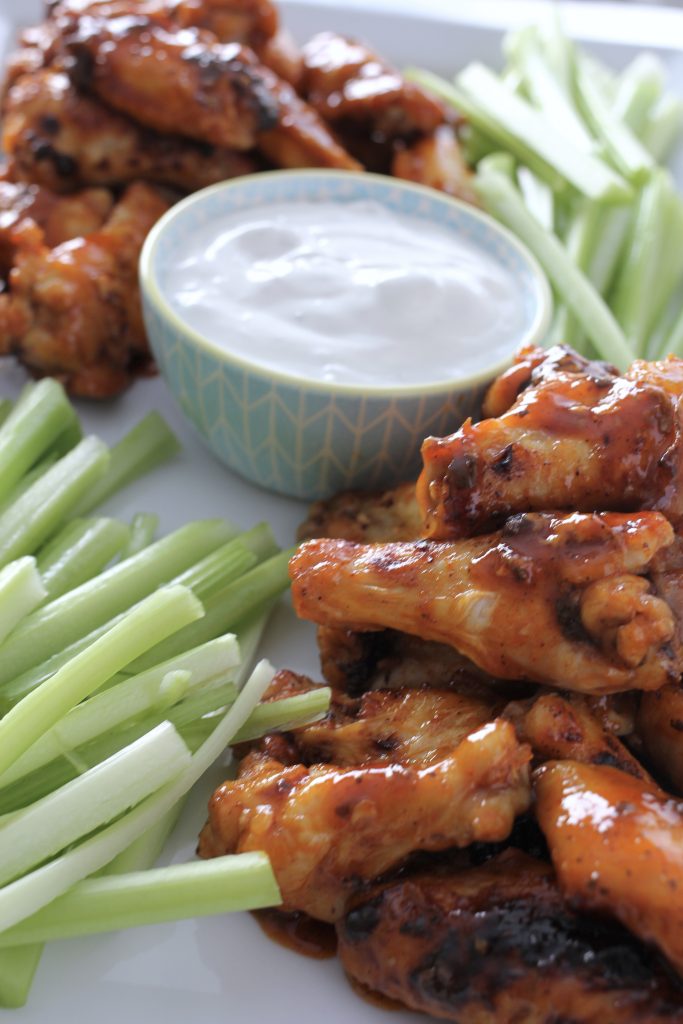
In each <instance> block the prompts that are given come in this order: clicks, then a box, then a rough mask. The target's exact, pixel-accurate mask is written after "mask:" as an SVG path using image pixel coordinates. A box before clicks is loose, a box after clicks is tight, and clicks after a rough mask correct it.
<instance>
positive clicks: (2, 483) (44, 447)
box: [0, 377, 76, 500]
mask: <svg viewBox="0 0 683 1024" xmlns="http://www.w3.org/2000/svg"><path fill="white" fill-rule="evenodd" d="M75 420H76V413H75V412H74V410H73V408H72V406H71V404H70V402H69V400H68V398H67V397H66V395H65V394H64V389H63V388H62V386H61V384H58V383H57V381H55V380H52V379H51V378H49V377H48V378H46V379H45V380H41V381H39V383H38V384H29V385H27V387H26V388H24V391H23V392H22V394H21V396H20V398H19V400H18V401H17V403H16V405H15V406H14V408H13V409H12V410H11V412H10V413H9V415H8V416H7V418H6V419H5V421H4V423H3V424H2V426H1V427H0V500H2V499H3V498H4V496H5V495H6V494H8V493H9V492H10V491H11V490H12V488H13V487H14V486H15V484H17V483H18V482H19V480H20V479H21V477H22V476H23V475H24V473H26V471H27V470H28V469H30V468H31V466H33V465H34V463H36V462H38V460H39V459H40V458H41V456H43V455H44V454H45V453H46V452H47V451H48V450H49V448H50V447H51V445H52V443H53V442H54V439H55V437H56V436H57V435H58V434H60V433H61V432H62V431H63V430H64V429H65V428H66V427H67V426H68V424H69V423H71V422H73V421H75Z"/></svg>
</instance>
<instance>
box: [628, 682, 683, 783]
mask: <svg viewBox="0 0 683 1024" xmlns="http://www.w3.org/2000/svg"><path fill="white" fill-rule="evenodd" d="M636 727H637V732H638V736H639V737H640V739H641V740H642V742H643V746H644V748H645V751H646V753H647V756H648V758H649V760H650V761H651V762H652V765H653V767H654V769H655V770H656V771H657V772H658V773H659V774H661V776H662V778H663V779H664V780H665V781H666V782H667V783H668V784H669V785H671V786H673V788H674V790H675V791H676V792H677V793H680V794H683V686H681V683H674V684H672V685H671V686H664V687H663V688H662V689H661V690H657V692H656V693H649V694H644V695H643V700H642V701H641V703H640V708H639V711H638V718H637V722H636Z"/></svg>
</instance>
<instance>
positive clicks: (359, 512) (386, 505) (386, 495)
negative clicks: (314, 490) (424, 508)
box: [297, 482, 422, 543]
mask: <svg viewBox="0 0 683 1024" xmlns="http://www.w3.org/2000/svg"><path fill="white" fill-rule="evenodd" d="M421 535H422V518H421V515H420V509H419V506H418V504H417V498H416V497H415V484H414V483H412V482H411V483H407V484H399V485H398V487H392V488H391V490H389V491H381V492H380V493H375V492H371V493H368V492H367V491H343V492H342V493H341V494H337V495H335V496H334V497H333V498H330V499H329V500H327V501H316V502H315V503H314V504H313V505H312V506H311V508H310V509H309V513H308V518H307V519H306V521H305V522H304V523H302V525H301V526H300V527H299V530H298V533H297V536H298V539H299V540H308V539H309V538H310V537H339V538H341V539H343V540H355V541H362V542H366V543H373V542H375V541H397V540H417V539H418V537H420V536H421Z"/></svg>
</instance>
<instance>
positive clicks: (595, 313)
mask: <svg viewBox="0 0 683 1024" xmlns="http://www.w3.org/2000/svg"><path fill="white" fill-rule="evenodd" d="M492 161H493V162H492ZM475 186H476V189H477V192H478V193H479V195H480V197H481V199H482V201H483V203H484V205H485V206H486V208H487V209H488V211H489V212H490V213H492V214H493V215H494V216H495V217H496V218H497V219H498V220H500V221H502V222H503V223H504V224H505V225H506V226H507V227H509V228H510V229H511V230H512V231H514V232H515V234H517V235H518V237H519V238H520V239H521V240H522V241H523V242H525V243H526V245H528V246H529V248H530V249H531V251H532V252H533V253H534V255H535V256H536V258H537V259H538V261H539V263H540V264H541V266H542V267H543V269H544V270H545V272H546V274H547V275H548V277H549V278H550V280H551V281H552V283H553V285H554V286H555V288H556V290H557V293H558V295H559V296H561V298H562V300H563V302H565V303H566V305H567V306H568V307H569V308H570V309H571V311H572V312H573V314H574V315H575V316H576V318H577V320H578V321H579V323H580V324H581V326H582V327H583V329H584V331H585V332H586V334H587V336H588V337H589V338H590V339H591V341H592V342H593V344H594V345H595V348H596V350H597V351H598V352H599V353H600V355H601V357H602V358H603V359H607V360H609V361H610V362H612V363H616V364H617V365H618V366H621V367H625V366H628V364H629V363H630V362H631V359H632V353H631V350H630V348H629V346H628V344H627V341H626V338H625V336H624V334H623V332H622V330H621V328H620V327H619V324H618V323H617V321H616V320H615V318H614V317H613V315H612V313H611V312H610V310H609V308H608V307H607V305H606V304H605V302H604V300H603V299H602V297H601V296H600V295H599V293H598V292H597V291H596V290H595V288H594V287H593V285H592V284H591V282H590V281H589V280H588V278H587V277H586V276H585V275H584V274H582V272H581V271H580V270H579V268H578V267H577V266H576V265H575V264H574V262H573V260H572V259H571V257H570V256H569V254H568V253H567V251H566V250H565V248H564V246H563V245H562V243H561V242H560V240H559V239H558V238H556V237H555V236H554V235H553V234H550V233H549V232H547V231H545V230H544V229H543V228H542V227H541V225H540V224H539V223H538V222H537V221H536V219H535V217H533V216H532V214H530V213H529V211H528V210H527V209H526V207H525V205H524V201H523V199H522V197H521V195H520V194H519V192H518V191H517V190H516V188H515V187H514V185H513V184H512V182H511V181H510V180H509V178H508V177H507V175H506V174H504V173H501V172H500V171H499V170H498V169H497V161H495V158H493V157H487V158H486V159H485V160H483V161H482V163H481V164H480V169H479V173H478V174H477V178H476V181H475Z"/></svg>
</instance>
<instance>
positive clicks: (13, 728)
mask: <svg viewBox="0 0 683 1024" xmlns="http://www.w3.org/2000/svg"><path fill="white" fill-rule="evenodd" d="M202 614H203V609H202V606H201V604H200V603H199V601H198V600H197V598H196V597H195V596H194V594H193V593H192V592H191V591H190V590H188V589H187V588H186V587H179V586H175V587H166V588H164V589H162V590H158V591H157V592H156V593H154V594H151V595H150V596H149V597H148V598H146V599H145V600H144V601H142V602H141V603H140V604H139V605H138V606H137V607H136V608H134V609H132V611H130V612H129V613H128V614H127V615H126V616H125V618H124V619H123V620H122V621H121V622H120V623H119V624H118V625H116V626H114V627H113V628H112V629H110V630H109V632H108V633H105V634H104V636H102V637H100V639H99V640H97V641H95V643H94V644H92V646H91V647H89V648H88V649H87V650H85V651H82V652H81V654H79V655H77V656H76V657H75V658H74V659H73V660H72V661H70V662H68V663H67V664H66V665H64V667H63V668H61V669H60V670H59V671H58V672H56V673H55V674H54V675H53V676H51V677H50V678H49V679H47V680H46V681H45V682H44V683H42V684H41V685H40V686H39V687H38V688H37V689H36V690H33V691H32V692H31V693H29V694H27V696H26V697H24V699H23V700H21V701H20V702H19V703H18V704H15V706H14V707H13V708H12V709H11V710H10V711H8V712H7V714H6V715H5V717H4V718H2V719H0V774H2V772H5V771H7V769H8V768H10V766H11V765H12V764H13V763H14V761H16V760H17V759H18V758H19V757H20V756H21V755H22V754H23V753H24V752H25V751H26V750H28V749H29V747H30V746H32V744H33V743H35V742H36V740H38V739H39V738H40V737H41V736H42V735H43V733H45V732H47V730H48V729H50V728H51V727H52V726H53V725H55V723H56V722H58V721H59V719H60V718H62V717H63V716H64V715H65V714H67V712H68V711H70V710H71V709H72V708H73V707H75V706H76V704H78V703H80V701H82V700H84V699H85V698H86V697H88V696H89V695H90V694H91V693H93V692H94V691H95V690H97V689H98V687H100V686H101V685H102V683H104V682H106V680H107V679H109V678H110V677H111V676H112V675H114V673H115V672H118V671H119V670H120V669H121V668H122V667H123V666H124V665H127V664H128V663H129V662H130V661H132V660H133V659H134V658H136V657H138V656H140V655H141V654H142V652H143V651H147V650H149V648H150V647H152V646H155V645H156V644H158V643H159V642H160V641H161V640H162V639H164V638H165V637H168V636H170V635H171V634H172V633H174V632H176V631H177V630H179V629H181V628H182V627H183V626H185V625H186V624H187V623H189V622H192V621H194V620H195V619H197V618H199V617H200V616H201V615H202Z"/></svg>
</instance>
